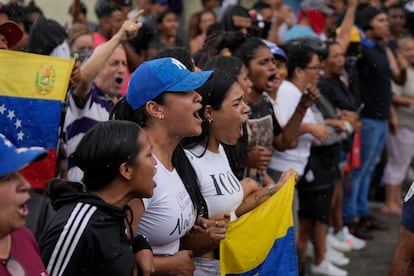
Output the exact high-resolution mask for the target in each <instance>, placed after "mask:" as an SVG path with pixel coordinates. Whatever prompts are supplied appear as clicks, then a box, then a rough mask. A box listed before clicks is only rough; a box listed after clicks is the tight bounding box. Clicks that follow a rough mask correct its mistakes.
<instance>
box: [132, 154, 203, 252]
mask: <svg viewBox="0 0 414 276" xmlns="http://www.w3.org/2000/svg"><path fill="white" fill-rule="evenodd" d="M154 157H155V156H154ZM156 159H157V158H156ZM154 181H155V183H157V186H156V187H155V189H154V194H153V196H152V197H151V198H144V199H143V202H144V207H145V211H144V214H143V215H142V218H141V221H140V223H139V225H138V231H137V233H138V234H143V235H145V236H146V237H147V238H148V241H149V243H150V245H151V247H152V251H153V253H154V254H157V255H173V254H175V253H176V252H177V251H178V250H179V246H180V238H181V237H183V236H184V235H185V234H186V233H187V232H188V231H190V229H191V228H192V227H193V225H194V223H195V220H196V218H197V212H196V210H195V207H194V205H193V202H192V201H191V198H190V195H189V194H188V192H187V190H186V189H185V186H184V183H183V182H182V180H181V178H180V176H179V175H178V173H177V171H176V170H175V169H174V170H173V171H169V170H167V168H165V167H164V165H163V164H162V163H161V162H159V161H158V159H157V173H156V174H155V176H154Z"/></svg>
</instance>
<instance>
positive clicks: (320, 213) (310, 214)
mask: <svg viewBox="0 0 414 276" xmlns="http://www.w3.org/2000/svg"><path fill="white" fill-rule="evenodd" d="M333 190H334V187H330V188H327V189H323V190H317V191H312V190H306V191H300V190H299V217H300V218H301V217H303V218H310V219H313V220H317V221H319V222H321V223H323V224H329V216H330V211H331V201H332V194H333Z"/></svg>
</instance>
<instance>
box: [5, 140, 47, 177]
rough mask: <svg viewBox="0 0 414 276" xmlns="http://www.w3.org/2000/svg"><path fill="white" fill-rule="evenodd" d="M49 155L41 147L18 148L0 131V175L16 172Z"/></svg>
mask: <svg viewBox="0 0 414 276" xmlns="http://www.w3.org/2000/svg"><path fill="white" fill-rule="evenodd" d="M46 156H47V152H46V150H45V149H44V148H41V147H30V148H16V147H15V146H14V145H13V143H12V142H10V141H9V140H7V138H6V137H5V136H4V135H3V134H1V133H0V176H4V175H8V174H10V173H13V172H16V171H18V170H20V169H22V168H23V167H25V166H26V165H27V164H30V163H32V162H33V161H38V160H41V159H43V158H45V157H46Z"/></svg>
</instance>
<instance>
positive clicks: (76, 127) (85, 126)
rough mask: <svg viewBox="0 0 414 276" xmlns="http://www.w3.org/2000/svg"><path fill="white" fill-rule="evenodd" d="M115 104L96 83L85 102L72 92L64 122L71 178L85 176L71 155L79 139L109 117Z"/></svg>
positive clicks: (78, 179) (76, 178)
mask: <svg viewBox="0 0 414 276" xmlns="http://www.w3.org/2000/svg"><path fill="white" fill-rule="evenodd" d="M113 106H114V104H113V102H112V100H111V99H110V98H109V97H108V96H106V95H105V94H104V93H103V92H102V91H101V90H100V89H99V88H98V87H97V86H96V84H95V83H93V84H92V87H91V90H90V93H89V94H88V95H87V96H86V98H85V101H83V102H81V101H80V100H79V98H78V97H77V96H76V95H75V94H73V93H72V92H71V93H70V96H69V103H68V109H67V112H66V117H65V124H64V131H65V133H66V145H67V156H68V179H69V180H71V181H80V180H81V179H82V176H83V172H82V171H81V170H80V169H79V168H78V167H76V166H75V164H74V161H73V158H72V156H71V155H72V153H73V152H74V151H75V149H76V147H77V145H78V143H79V141H80V140H81V139H82V137H83V135H85V133H86V132H87V131H88V130H89V129H90V128H92V127H93V126H94V125H95V124H97V123H99V122H102V121H107V120H108V119H109V113H110V112H111V110H112V108H113Z"/></svg>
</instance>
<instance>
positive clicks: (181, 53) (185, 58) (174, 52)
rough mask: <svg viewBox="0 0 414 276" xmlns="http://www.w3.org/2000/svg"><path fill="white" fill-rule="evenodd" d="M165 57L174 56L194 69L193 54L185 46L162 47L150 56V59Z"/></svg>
mask: <svg viewBox="0 0 414 276" xmlns="http://www.w3.org/2000/svg"><path fill="white" fill-rule="evenodd" d="M164 57H173V58H176V59H178V60H179V61H181V63H182V64H184V65H185V67H187V69H188V70H190V71H194V63H193V60H192V58H191V54H190V52H189V51H188V49H187V48H185V47H178V46H176V47H167V48H162V49H161V50H159V51H158V52H156V53H155V54H154V55H153V56H151V57H150V60H153V59H158V58H164Z"/></svg>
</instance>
